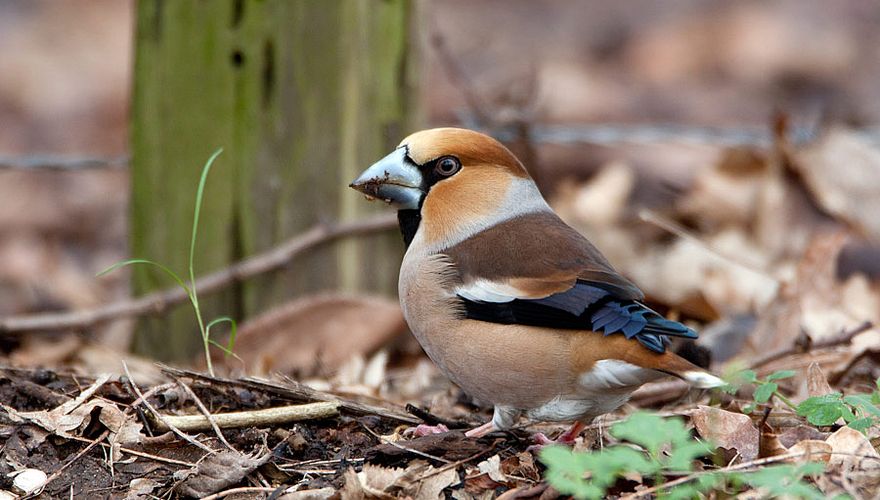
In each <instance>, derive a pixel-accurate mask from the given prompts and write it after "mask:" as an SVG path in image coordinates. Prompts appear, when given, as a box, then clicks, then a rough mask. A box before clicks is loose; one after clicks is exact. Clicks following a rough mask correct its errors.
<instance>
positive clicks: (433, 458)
mask: <svg viewBox="0 0 880 500" xmlns="http://www.w3.org/2000/svg"><path fill="white" fill-rule="evenodd" d="M361 427H363V428H364V429H365V430H366V431H367V432H369V433H370V434H372V435H373V437H375V438H376V439H378V440H379V441H380V442H382V443H385V444H387V445H391V446H393V447H395V448H397V449H399V450H403V451H406V452H408V453H412V454H414V455H418V456H420V457H424V458H430V459H431V460H436V461H438V462H443V463H444V464H451V463H453V462H451V461H449V460H446V459H445V458H440V457H438V456H434V455H431V454H430V453H425V452H424V451H419V450H414V449H412V448H408V447H406V446H403V445H402V444H400V443H395V442H394V441H391V440H390V439H388V438H386V437H383V436H380V435H379V434H376V432H375V431H374V430H373V429H370V428H369V427H367V426H366V425H364V424H363V423H362V424H361Z"/></svg>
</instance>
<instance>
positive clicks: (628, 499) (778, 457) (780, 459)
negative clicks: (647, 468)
mask: <svg viewBox="0 0 880 500" xmlns="http://www.w3.org/2000/svg"><path fill="white" fill-rule="evenodd" d="M807 453H808V452H806V451H800V452H797V453H785V454H782V455H776V456H775V457H767V458H759V459H757V460H752V461H750V462H743V463H741V464H739V465H734V466H733V467H725V468H724V469H719V470H706V471H700V472H695V473H693V474H688V475H687V476H684V477H680V478H678V479H675V480H673V481H668V482H665V483H663V484H658V485H656V486H652V487H650V488H648V489H645V490H641V491H637V492H635V493H630V494H629V495H626V496H622V497H620V500H634V499H636V498H642V497H646V496H648V495H650V494H651V493H654V492H656V491H660V490H663V489H666V488H671V487H673V486H678V485H679V484H684V483H688V482H690V481H693V480H694V479H696V478H698V477H700V476H705V475H707V474H719V473H722V474H723V473H725V472H735V471H738V470H743V469H749V468H751V467H757V466H759V465H765V464H771V463H774V462H783V461H785V460H788V459H790V458H798V457H802V456H804V455H807Z"/></svg>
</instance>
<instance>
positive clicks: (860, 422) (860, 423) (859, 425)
mask: <svg viewBox="0 0 880 500" xmlns="http://www.w3.org/2000/svg"><path fill="white" fill-rule="evenodd" d="M847 425H849V426H850V427H852V428H853V429H855V430H857V431H859V432H861V433H862V434H864V433H866V432H867V430H868V428H870V427H871V426H872V425H874V419H873V418H871V417H862V418H858V419H855V420H853V421H852V422H850V423H848V424H847Z"/></svg>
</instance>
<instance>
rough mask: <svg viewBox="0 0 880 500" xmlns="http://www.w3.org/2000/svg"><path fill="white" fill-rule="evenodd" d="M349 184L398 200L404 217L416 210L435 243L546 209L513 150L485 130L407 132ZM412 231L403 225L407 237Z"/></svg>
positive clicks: (428, 238)
mask: <svg viewBox="0 0 880 500" xmlns="http://www.w3.org/2000/svg"><path fill="white" fill-rule="evenodd" d="M351 186H352V187H353V188H355V189H357V190H359V191H361V192H363V193H365V194H367V195H368V196H371V197H375V198H380V199H382V200H384V201H386V202H388V203H391V204H395V205H397V206H398V207H399V208H400V209H401V217H403V218H405V217H408V216H409V217H418V221H416V227H419V226H420V227H422V228H423V231H421V233H420V234H421V235H422V237H423V238H424V240H425V241H424V243H425V244H427V245H428V246H431V247H436V248H440V247H447V246H450V245H452V244H454V243H457V242H459V241H461V240H463V239H465V238H467V237H468V236H469V235H471V234H474V233H475V232H477V231H479V230H482V229H485V228H486V227H489V226H491V225H493V224H496V223H498V222H501V221H503V220H505V219H507V218H510V217H514V216H516V215H518V214H521V213H523V210H529V211H535V210H543V209H545V208H546V209H547V210H549V207H547V204H546V202H545V201H544V199H543V197H541V194H540V192H539V191H538V188H537V187H536V186H535V184H534V182H533V181H532V179H531V177H529V174H528V172H526V169H525V167H523V165H522V163H520V161H519V160H518V159H517V158H516V156H514V155H513V153H511V152H510V150H508V149H507V148H506V147H504V145H502V144H501V143H500V142H498V141H497V140H495V139H493V138H491V137H489V136H487V135H485V134H481V133H479V132H474V131H472V130H466V129H460V128H435V129H429V130H423V131H421V132H416V133H414V134H412V135H410V136H409V137H407V138H406V139H404V140H403V141H402V142H401V143H400V145H399V146H398V147H397V149H395V150H394V151H393V152H391V154H389V155H388V156H386V157H385V158H383V159H381V160H379V161H378V162H376V163H375V164H374V165H373V166H372V167H370V168H369V169H367V170H366V171H365V172H364V173H363V174H361V176H360V177H359V178H358V179H356V180H355V181H354V182H353V183H352V184H351ZM407 211H413V212H407ZM401 225H402V226H403V225H404V221H403V220H401ZM413 232H414V231H413ZM414 236H415V234H410V235H408V234H406V229H405V228H404V238H405V239H407V240H408V241H409V240H411V239H412V237H414Z"/></svg>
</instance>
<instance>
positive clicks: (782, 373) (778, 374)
mask: <svg viewBox="0 0 880 500" xmlns="http://www.w3.org/2000/svg"><path fill="white" fill-rule="evenodd" d="M795 374H796V372H795V371H794V370H778V371H775V372H773V373H771V374H770V375H767V378H765V379H764V380H766V381H767V382H772V381H774V380H781V379H784V378H791V377H794V376H795Z"/></svg>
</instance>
